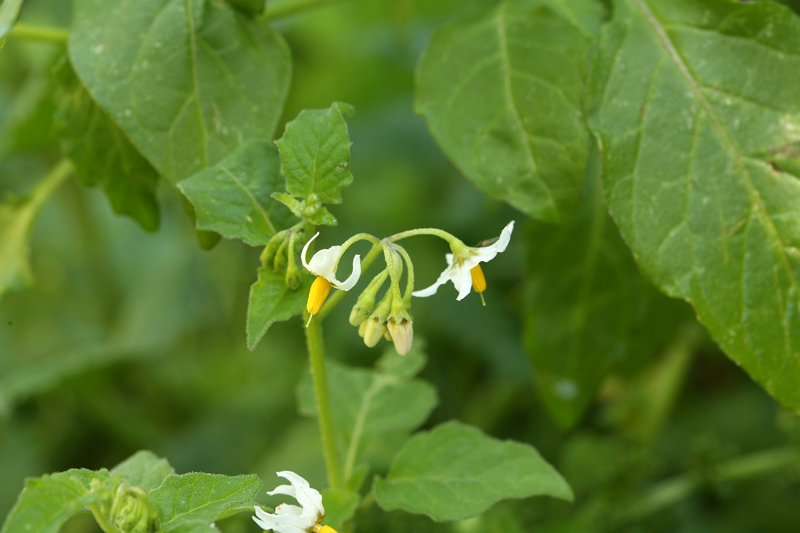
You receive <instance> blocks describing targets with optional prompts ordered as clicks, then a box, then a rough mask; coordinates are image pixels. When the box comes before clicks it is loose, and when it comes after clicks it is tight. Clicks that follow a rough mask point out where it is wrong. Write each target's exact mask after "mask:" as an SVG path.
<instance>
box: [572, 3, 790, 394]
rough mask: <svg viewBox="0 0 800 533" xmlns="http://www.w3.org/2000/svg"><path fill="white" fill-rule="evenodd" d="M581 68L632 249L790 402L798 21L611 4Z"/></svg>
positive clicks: (610, 198) (759, 13) (743, 7)
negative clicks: (588, 69) (587, 75)
mask: <svg viewBox="0 0 800 533" xmlns="http://www.w3.org/2000/svg"><path fill="white" fill-rule="evenodd" d="M593 65H594V67H593V72H592V75H591V79H590V84H589V89H588V91H589V105H588V109H589V115H590V120H591V125H592V128H593V129H594V131H595V133H596V134H597V135H598V137H599V139H600V141H601V144H602V151H603V156H604V161H605V165H604V170H605V178H604V188H605V194H606V199H607V203H608V206H609V209H610V211H611V214H612V216H613V217H614V219H615V221H616V222H617V225H618V226H619V228H620V230H621V231H622V236H623V238H624V239H625V241H626V242H627V244H628V245H629V246H630V248H631V250H632V251H633V255H634V257H635V258H636V260H637V261H638V263H639V265H640V266H641V268H642V269H643V271H644V272H645V273H646V274H647V275H648V276H649V277H650V278H651V279H652V280H653V281H654V282H655V283H656V284H657V285H658V286H659V287H660V288H661V289H662V290H664V291H665V292H666V293H667V294H670V295H672V296H676V297H680V298H683V299H685V300H687V301H689V302H691V303H692V305H693V306H694V308H695V310H696V311H697V315H698V317H699V319H700V321H701V322H702V323H703V324H704V325H705V326H706V327H707V328H708V330H709V332H710V333H711V335H712V337H713V338H714V339H715V340H716V342H718V343H719V344H720V346H721V347H722V349H723V350H724V351H725V352H726V353H727V354H728V356H729V357H730V358H731V359H733V360H734V361H736V362H737V363H739V364H740V365H741V366H743V367H744V368H745V369H746V370H747V371H748V372H749V373H750V375H751V376H752V377H753V378H754V379H755V380H756V381H757V382H759V383H760V384H761V385H762V386H763V387H764V388H765V389H766V390H767V391H768V392H769V393H770V394H772V395H773V396H774V397H775V398H776V399H777V400H778V401H780V402H781V403H783V404H785V405H786V406H788V407H790V408H792V409H794V410H797V409H800V388H799V387H798V386H797V384H798V383H800V351H799V350H800V349H799V348H798V347H800V210H799V208H798V206H800V180H798V175H797V174H796V172H797V170H798V169H797V166H796V165H797V163H798V161H799V160H800V159H799V158H798V155H800V151H798V147H799V146H800V92H798V91H796V90H795V89H794V87H797V86H798V85H800V19H798V17H797V16H796V15H795V14H794V13H792V12H791V11H790V10H789V9H787V8H785V7H782V6H779V5H777V4H774V3H772V2H757V3H746V4H745V3H738V2H723V1H708V2H703V3H702V4H700V3H698V2H693V1H690V0H680V1H656V0H652V1H650V0H647V1H646V0H619V1H616V2H615V9H614V19H613V21H612V23H611V24H609V25H608V26H607V27H606V28H605V29H604V30H603V32H602V34H601V38H600V43H599V45H598V50H597V57H596V58H595V61H594V63H593ZM792 169H794V170H792Z"/></svg>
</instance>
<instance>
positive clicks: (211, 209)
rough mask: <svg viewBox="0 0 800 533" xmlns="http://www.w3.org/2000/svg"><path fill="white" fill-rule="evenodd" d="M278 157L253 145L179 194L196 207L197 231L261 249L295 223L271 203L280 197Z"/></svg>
mask: <svg viewBox="0 0 800 533" xmlns="http://www.w3.org/2000/svg"><path fill="white" fill-rule="evenodd" d="M279 166H280V161H279V159H278V151H277V150H276V149H275V147H274V146H272V144H270V143H267V142H265V141H253V142H251V143H248V144H245V145H244V146H242V147H241V148H240V149H239V150H237V151H236V152H234V153H233V154H231V155H230V156H228V157H227V158H225V159H223V160H222V161H220V162H219V163H217V164H216V165H214V166H213V167H210V168H208V169H206V170H204V171H202V172H199V173H197V174H195V175H194V176H192V177H190V178H187V179H185V180H183V181H181V182H179V183H178V188H179V189H180V190H181V192H183V194H185V195H186V197H187V198H188V199H189V201H190V202H191V203H192V205H193V206H194V211H195V214H196V216H197V228H198V229H202V230H211V231H216V232H218V233H220V234H222V235H224V236H225V237H226V238H228V239H234V238H236V239H242V240H243V241H245V242H246V243H248V244H251V245H253V246H258V245H263V244H266V243H267V242H269V239H270V238H271V237H272V236H273V235H274V234H275V232H276V230H281V229H284V228H285V227H287V226H288V225H289V221H290V220H291V219H292V218H293V215H292V213H291V212H290V211H289V210H288V209H287V208H286V206H284V205H283V204H281V203H280V202H277V201H275V200H273V199H272V198H271V194H272V193H273V192H280V191H283V186H284V181H283V178H282V177H281V175H280V171H279Z"/></svg>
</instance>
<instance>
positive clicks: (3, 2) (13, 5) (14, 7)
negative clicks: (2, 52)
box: [0, 0, 22, 48]
mask: <svg viewBox="0 0 800 533" xmlns="http://www.w3.org/2000/svg"><path fill="white" fill-rule="evenodd" d="M21 7H22V0H0V48H2V47H3V44H2V43H3V42H4V41H5V37H6V35H8V32H9V31H11V27H12V26H14V23H15V22H16V21H17V16H18V15H19V10H20V8H21Z"/></svg>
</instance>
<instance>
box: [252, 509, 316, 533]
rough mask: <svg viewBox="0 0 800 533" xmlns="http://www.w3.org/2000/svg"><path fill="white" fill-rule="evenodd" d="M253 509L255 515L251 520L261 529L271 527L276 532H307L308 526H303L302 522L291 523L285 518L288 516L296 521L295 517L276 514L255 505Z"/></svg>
mask: <svg viewBox="0 0 800 533" xmlns="http://www.w3.org/2000/svg"><path fill="white" fill-rule="evenodd" d="M255 509H256V516H254V517H253V521H254V522H255V523H256V524H258V526H259V527H260V528H261V529H264V530H267V529H271V530H273V531H276V532H278V533H307V531H308V528H305V527H303V525H302V524H296V523H291V522H289V521H288V520H287V519H289V518H294V520H295V521H296V520H297V517H289V516H276V515H274V514H270V513H268V512H266V511H265V510H263V509H261V508H260V507H258V506H256V508H255Z"/></svg>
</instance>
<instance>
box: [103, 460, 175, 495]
mask: <svg viewBox="0 0 800 533" xmlns="http://www.w3.org/2000/svg"><path fill="white" fill-rule="evenodd" d="M110 473H111V475H112V476H119V478H120V480H121V481H122V482H123V483H127V484H128V485H131V486H135V487H141V488H143V489H144V490H146V491H150V490H152V489H155V488H157V487H158V486H159V485H161V483H162V482H163V481H164V479H165V478H166V477H167V476H168V475H170V474H174V473H175V470H173V469H172V467H171V466H170V465H169V462H167V460H166V459H161V458H160V457H158V456H157V455H155V454H154V453H153V452H151V451H147V450H142V451H139V452H136V453H135V454H133V455H132V456H130V457H129V458H127V459H125V460H124V461H123V462H121V463H120V464H118V465H117V466H115V467H114V468H112V469H111V472H110Z"/></svg>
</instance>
